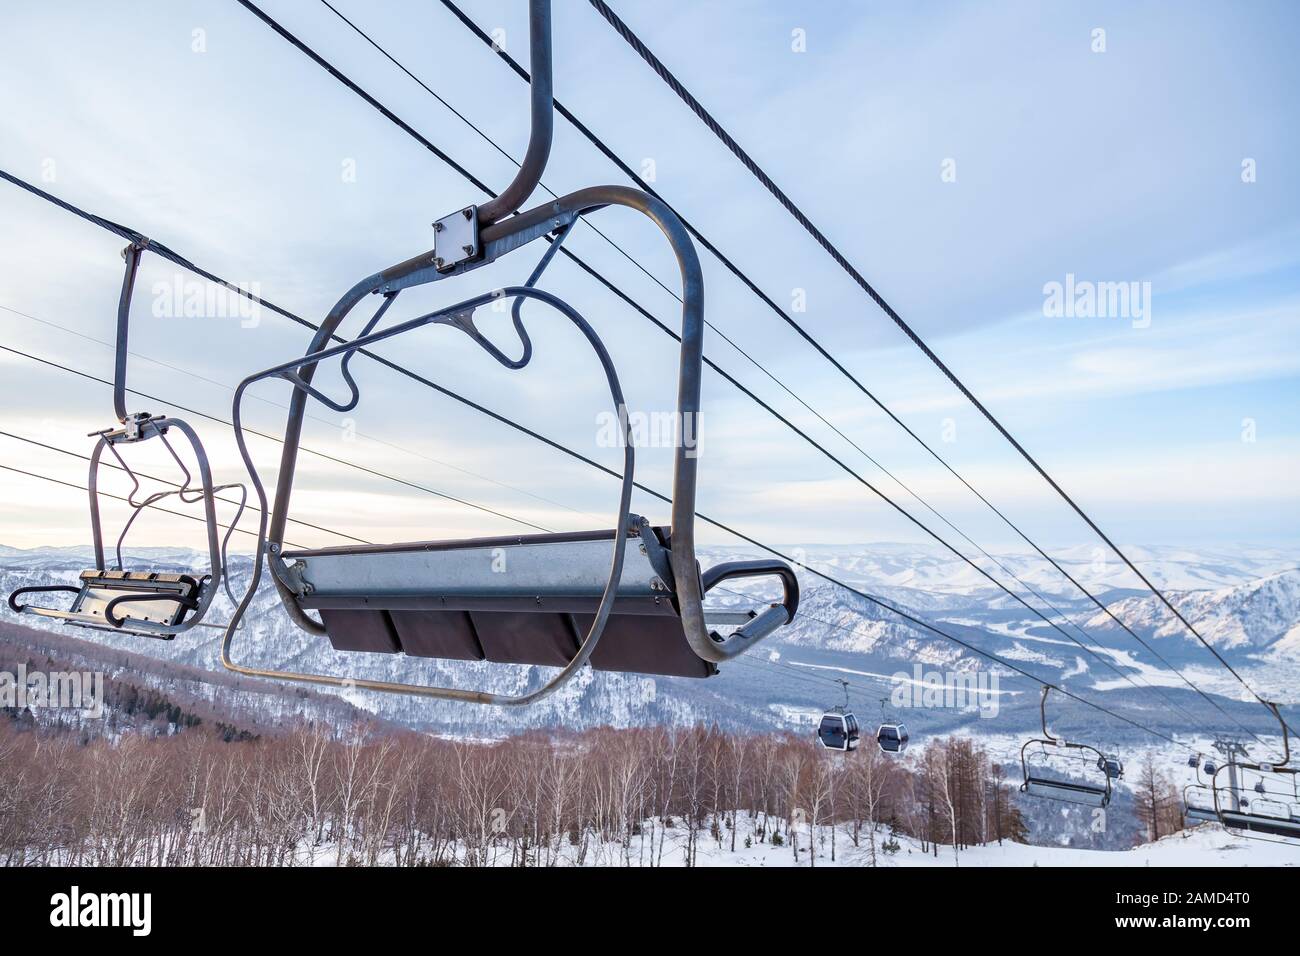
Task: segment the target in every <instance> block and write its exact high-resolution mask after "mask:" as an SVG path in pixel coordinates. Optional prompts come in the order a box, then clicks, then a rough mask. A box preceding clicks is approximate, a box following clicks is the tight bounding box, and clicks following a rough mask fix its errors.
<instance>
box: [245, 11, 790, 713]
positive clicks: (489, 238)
mask: <svg viewBox="0 0 1300 956" xmlns="http://www.w3.org/2000/svg"><path fill="white" fill-rule="evenodd" d="M530 56H531V63H530V68H531V98H532V134H531V137H530V140H529V147H528V153H527V156H526V157H525V162H524V163H523V165H522V166H521V168H520V170H519V171H518V173H517V175H516V178H515V180H514V181H513V182H512V183H511V184H510V186H509V187H508V188H507V189H506V190H505V191H503V192H502V193H501V195H500V196H498V197H497V198H496V199H494V200H491V201H490V202H487V203H484V204H483V205H482V206H477V207H475V206H470V207H467V208H464V209H459V210H456V211H455V212H453V213H451V214H450V215H448V216H445V217H443V218H442V219H440V220H438V221H437V222H436V223H435V224H434V248H433V249H432V250H431V251H429V252H426V253H422V254H421V255H418V256H415V257H413V258H411V259H408V260H406V261H405V262H402V263H399V264H397V265H395V266H393V267H391V268H388V269H385V270H383V271H382V272H378V273H376V274H374V275H372V276H369V277H367V278H365V279H363V280H361V281H360V282H359V283H357V284H356V285H355V286H354V287H353V288H352V289H351V290H350V291H349V292H348V293H346V294H345V295H344V296H343V298H342V299H340V300H339V302H338V303H337V304H336V305H335V306H334V308H333V309H332V310H331V311H330V313H329V315H328V316H327V317H326V319H325V321H324V322H323V323H322V325H321V326H320V329H319V331H318V332H317V333H316V336H315V338H314V339H313V341H312V343H311V345H310V346H309V347H308V349H307V352H306V354H305V355H303V356H302V357H300V358H296V359H293V360H290V361H287V362H283V363H280V364H278V365H276V366H273V367H271V368H268V369H266V370H264V371H262V372H259V373H256V374H254V375H251V376H249V377H248V378H246V379H245V380H244V381H243V382H241V383H240V385H239V387H238V388H237V389H236V394H235V401H234V423H235V435H236V441H237V443H238V445H239V448H240V452H241V455H242V456H243V458H244V463H245V466H246V467H247V468H248V470H249V474H250V476H251V478H252V484H253V487H254V489H255V491H256V493H257V495H258V498H259V500H260V502H261V503H262V505H263V511H264V514H263V519H262V525H261V528H260V529H259V537H260V539H261V540H262V542H263V545H262V549H261V550H262V557H263V558H264V559H265V561H266V563H267V566H268V567H269V568H270V570H271V572H272V580H273V581H274V584H275V587H276V590H277V591H278V593H279V595H280V598H281V601H282V603H283V605H284V607H285V609H286V611H287V612H288V614H289V616H290V617H291V618H292V619H293V621H294V622H295V623H296V624H298V625H299V626H300V627H301V628H303V629H305V630H307V631H308V632H310V633H312V634H315V635H319V636H320V637H322V638H324V639H326V640H328V641H329V642H330V644H331V646H332V647H334V648H335V649H336V650H339V651H344V652H361V653H380V654H396V653H401V654H406V655H408V656H411V657H420V658H438V659H443V660H486V661H490V662H492V663H497V664H527V665H544V666H553V667H559V668H561V670H560V671H559V673H558V674H556V675H554V676H553V677H552V678H551V679H550V680H549V681H547V682H546V683H545V684H543V686H541V687H540V688H538V689H537V690H533V691H530V692H526V693H522V694H518V695H513V696H511V695H504V694H494V693H487V692H481V691H474V690H464V689H459V688H446V687H431V686H427V685H424V684H418V683H407V682H396V681H380V680H370V679H365V678H359V677H354V676H339V675H334V674H303V673H296V672H290V671H278V670H271V669H267V668H259V667H251V666H247V665H243V664H238V663H236V662H235V661H234V660H233V659H232V654H231V645H232V636H233V624H232V628H231V629H229V630H228V631H227V635H226V640H225V642H224V643H223V648H222V663H223V664H224V665H225V666H226V667H227V668H229V669H230V670H233V671H236V672H238V673H243V674H250V675H254V676H260V677H273V678H280V679H285V680H292V681H302V682H308V683H315V684H324V685H336V686H349V687H357V688H362V689H369V690H378V691H385V692H394V693H410V694H420V695H425V696H429V697H435V698H441V699H447V700H456V701H464V702H471V703H486V704H503V705H504V704H509V705H520V704H527V703H531V702H533V701H536V700H538V699H540V698H541V697H543V696H545V695H546V694H549V693H551V692H553V691H554V690H555V689H556V688H558V687H559V686H561V685H562V684H563V683H564V682H565V681H567V680H568V679H570V678H571V677H572V676H573V674H574V673H576V672H577V670H578V669H579V668H581V667H583V666H584V665H586V664H588V663H589V664H590V665H591V666H592V667H593V668H595V669H597V670H609V671H624V672H634V673H642V674H656V675H669V676H677V677H696V678H704V677H709V676H711V675H713V674H715V673H717V670H718V664H720V663H722V662H724V661H726V660H729V659H732V658H734V657H736V656H737V655H739V654H741V653H743V652H744V651H746V650H748V649H749V648H750V647H752V646H753V645H754V644H755V643H757V642H758V641H760V640H762V639H763V638H765V637H767V636H768V635H770V634H772V633H773V632H774V631H776V630H777V629H778V628H780V627H782V626H784V625H787V624H789V623H790V622H791V621H792V620H793V619H794V616H795V613H796V610H797V607H798V600H799V585H798V580H797V579H796V577H795V573H794V571H793V570H792V569H791V568H790V566H789V565H788V564H786V563H785V562H783V561H777V560H751V561H734V562H726V563H723V564H719V565H716V566H714V567H711V568H707V569H704V570H703V571H701V569H700V567H699V564H698V562H697V559H696V553H695V534H694V523H695V489H696V476H697V470H698V460H697V457H696V456H697V449H696V447H695V446H694V445H693V444H691V443H688V442H687V441H679V442H678V444H677V448H676V451H675V468H674V475H673V492H672V497H671V505H672V521H671V523H670V524H667V525H659V524H653V523H651V522H650V521H649V520H648V519H646V518H643V517H640V516H638V515H634V514H632V513H631V510H630V505H631V495H632V490H633V481H634V452H633V447H632V441H631V429H630V427H629V426H628V424H627V421H628V419H627V412H626V405H625V403H624V399H623V394H622V390H621V386H620V384H619V380H618V374H617V371H616V370H615V368H614V364H613V361H612V359H611V358H610V356H609V354H608V352H607V351H606V349H605V346H604V344H603V343H602V342H601V340H600V338H599V336H597V334H596V332H595V330H594V329H593V328H592V327H591V325H590V324H589V323H588V322H587V321H586V319H585V318H584V317H583V316H582V315H580V314H579V313H578V312H577V310H575V309H574V308H573V307H572V306H570V305H568V304H567V303H566V302H564V301H562V300H561V299H559V298H558V297H556V296H554V295H552V294H550V293H547V292H545V291H542V290H540V289H538V288H536V283H537V281H538V280H539V278H540V277H541V275H542V273H543V271H544V270H545V269H546V267H547V265H548V264H549V262H550V261H551V259H552V258H553V257H554V255H555V253H556V251H557V250H558V249H559V247H560V244H561V243H562V242H563V240H564V238H565V237H566V236H567V235H568V233H569V231H570V229H571V227H572V225H573V224H574V223H575V222H576V221H577V220H578V219H579V218H580V217H582V216H584V215H586V214H588V213H591V212H594V211H596V210H599V209H602V208H604V207H606V206H623V207H627V208H630V209H634V210H636V211H639V212H641V213H643V214H644V215H645V216H647V217H648V218H649V219H651V220H652V221H653V222H654V223H655V224H656V225H658V226H659V228H660V230H661V231H662V232H663V233H664V235H665V237H666V238H667V239H668V241H669V243H670V245H671V246H672V248H673V251H674V252H675V254H676V257H677V261H678V265H679V267H680V271H681V275H682V282H683V296H682V299H683V309H682V330H681V349H680V358H679V367H678V373H677V395H678V408H677V413H678V421H679V422H681V423H683V431H685V430H686V428H688V427H690V428H692V429H693V427H694V425H695V423H696V422H697V421H698V415H699V409H700V392H701V374H702V354H703V331H704V305H703V281H702V276H701V272H700V265H699V260H698V258H697V256H696V253H695V249H694V247H693V245H692V243H691V239H690V236H689V233H688V232H687V231H686V229H685V227H684V226H683V225H682V223H681V221H680V220H679V219H678V218H677V216H676V215H675V214H674V213H673V212H672V210H670V209H669V208H668V207H667V206H666V205H665V204H664V203H662V202H661V201H660V200H659V199H657V198H656V197H654V196H651V195H649V194H647V193H644V192H641V191H639V190H634V189H630V188H626V187H620V186H604V187H595V188H590V189H582V190H579V191H577V192H575V193H571V194H569V195H567V196H561V197H559V198H557V199H555V200H553V201H550V202H546V203H544V204H542V205H541V206H538V207H536V208H534V209H532V210H529V211H525V212H522V213H519V214H517V215H516V214H515V213H516V212H517V210H518V209H519V207H520V205H522V203H523V202H524V200H525V199H527V197H528V195H529V194H530V193H531V192H532V191H533V189H534V188H535V187H536V186H537V184H538V182H539V180H540V176H541V173H542V169H543V167H544V166H545V163H546V158H547V155H548V153H549V148H550V141H551V125H552V121H553V117H552V108H553V106H552V104H553V93H552V89H551V62H550V60H551V49H550V4H549V0H530ZM547 237H549V238H550V246H549V248H548V249H547V250H546V253H545V255H544V256H542V257H541V260H540V261H539V262H538V264H537V265H536V267H535V268H534V270H533V272H532V275H531V276H530V278H529V279H528V281H527V283H526V284H525V285H523V286H513V287H507V288H504V289H496V290H493V291H491V292H486V293H482V294H479V295H477V296H474V297H471V298H469V299H465V300H463V301H461V302H458V303H456V304H455V305H452V306H448V307H446V308H442V309H439V310H437V311H435V312H430V313H428V314H426V315H423V316H420V317H418V318H415V319H411V320H408V321H405V322H402V323H399V324H397V325H394V326H392V327H389V328H386V329H382V330H379V331H375V329H376V327H377V326H378V323H379V321H380V319H381V317H382V316H383V314H384V312H385V310H386V309H387V308H388V306H389V305H390V304H391V303H392V301H393V299H394V298H395V297H396V296H397V295H398V294H399V293H400V292H401V291H403V290H405V289H409V288H413V287H416V286H420V285H424V284H427V283H431V282H436V281H441V280H444V279H447V278H451V277H455V276H460V275H464V274H466V273H468V272H471V271H473V270H475V269H478V268H481V267H483V266H485V265H487V264H489V263H491V262H494V261H495V260H496V259H498V258H499V257H501V256H504V255H506V254H507V253H509V252H511V251H513V250H515V249H518V248H520V247H522V246H524V245H527V244H528V243H530V242H532V241H534V240H538V239H542V238H547ZM372 294H373V295H378V296H380V297H382V301H381V304H380V306H379V308H378V309H377V310H376V312H375V314H374V316H373V317H372V318H371V319H370V320H369V321H368V322H367V323H366V325H365V326H364V328H363V329H362V331H361V333H360V334H359V335H358V336H357V337H355V338H353V339H352V340H350V341H347V342H344V343H343V344H339V345H335V344H332V342H333V341H334V339H335V338H336V331H337V330H338V328H339V325H340V323H342V321H343V320H344V319H345V318H346V317H347V315H348V314H349V313H350V312H351V311H352V309H353V308H354V307H355V306H356V305H357V304H358V303H359V302H360V301H361V300H362V299H364V298H366V297H367V296H369V295H372ZM499 299H505V300H512V301H513V307H512V320H513V324H514V330H515V333H516V334H517V335H518V337H519V349H520V351H519V358H511V357H509V356H507V355H506V354H505V353H504V352H502V351H501V350H500V349H498V348H497V346H496V345H494V344H493V343H492V342H491V341H490V340H489V339H488V338H487V337H485V336H484V335H483V334H482V333H481V332H480V331H479V329H478V327H477V325H476V323H475V313H476V311H477V310H479V309H482V308H483V307H484V306H487V305H489V304H491V303H493V302H495V301H497V300H499ZM525 300H529V301H532V302H535V303H538V304H540V305H542V306H546V307H548V308H549V309H551V310H553V311H554V312H557V313H559V315H561V316H562V317H564V318H566V319H567V320H568V321H569V322H570V323H572V324H573V325H574V326H575V327H576V328H577V329H578V331H579V332H580V333H581V334H582V335H583V337H584V338H585V339H586V341H587V343H588V344H589V345H590V347H591V348H592V350H593V352H594V353H595V355H596V358H597V360H598V361H599V363H600V365H601V367H602V369H603V372H604V375H605V381H606V384H607V386H608V388H609V391H610V397H611V399H612V402H613V405H614V408H615V411H616V412H617V413H618V415H619V420H620V422H622V423H623V424H624V438H625V442H624V449H623V451H624V455H623V472H622V476H621V477H622V483H621V493H620V498H619V502H618V508H617V511H616V512H615V515H614V520H613V522H612V523H611V525H609V526H607V527H606V528H604V529H600V530H595V531H580V532H563V533H541V534H526V535H512V536H509V537H505V536H499V537H485V538H468V539H457V540H430V541H413V542H399V543H394V544H379V545H357V546H348V547H334V548H311V549H293V550H287V551H286V550H285V547H284V528H285V522H286V520H287V512H288V507H289V500H290V495H291V492H292V488H293V481H294V471H295V465H296V459H297V453H298V446H299V438H300V435H301V429H302V424H303V418H304V412H305V408H306V403H307V401H308V399H309V398H310V399H314V400H316V401H319V402H321V403H323V404H324V405H326V406H327V407H329V408H331V409H333V410H335V411H340V412H345V411H349V410H351V409H352V408H354V407H355V406H356V404H357V402H358V401H359V398H360V396H359V392H358V389H357V386H356V383H355V381H354V380H353V379H352V377H351V374H350V372H349V370H348V363H349V361H350V359H351V358H352V357H353V356H354V355H355V354H356V353H357V352H363V351H365V350H366V349H367V347H368V346H371V345H374V344H377V343H379V342H381V341H386V340H388V339H392V338H395V337H397V336H404V335H409V334H410V333H412V332H414V331H416V330H418V329H421V328H424V327H426V326H442V327H446V328H449V329H452V330H455V331H457V332H460V333H463V334H465V335H467V336H468V337H469V338H470V339H471V340H472V341H473V342H475V343H476V344H478V345H479V346H480V347H481V348H483V350H484V351H486V352H487V353H488V354H489V355H490V356H491V357H492V358H493V359H494V360H495V361H497V362H498V363H499V364H501V365H502V366H504V367H506V368H508V369H511V370H516V369H521V368H523V367H524V366H526V365H527V364H528V363H529V361H530V359H531V356H532V353H533V343H532V339H531V337H530V335H529V333H528V330H527V328H526V327H525V324H524V322H523V319H522V315H521V311H520V309H521V306H522V304H523V303H524V301H525ZM334 359H338V360H339V363H340V364H339V369H340V371H341V374H342V377H343V379H344V381H345V382H346V383H347V386H348V389H349V394H348V396H347V397H346V398H344V399H341V400H336V399H334V398H331V397H330V396H328V395H326V394H324V393H323V392H321V391H320V390H318V389H317V388H316V387H315V386H314V385H312V378H313V375H314V373H315V371H316V370H317V368H318V367H319V366H320V365H321V364H322V363H326V362H330V361H332V360H334ZM275 378H279V379H284V380H286V381H288V382H290V384H291V385H292V386H293V392H292V396H291V399H290V404H289V415H288V422H287V425H286V430H285V441H284V447H283V452H282V454H281V459H280V468H279V473H278V477H277V484H276V488H275V493H274V499H273V501H270V502H268V500H267V499H268V496H267V493H266V490H265V488H264V487H263V484H262V481H261V479H260V477H259V475H258V472H257V469H256V467H255V466H254V463H253V461H252V459H251V457H250V456H249V454H248V449H247V446H246V444H245V439H244V432H243V429H242V425H241V404H242V401H243V397H244V394H245V392H246V391H247V389H248V388H249V387H250V386H251V385H252V384H254V383H255V382H259V381H264V380H268V379H275ZM268 520H269V525H268ZM261 572H262V563H261V562H260V561H259V562H258V564H257V566H256V567H255V570H254V580H255V581H256V580H258V579H259V578H260V575H261ZM740 578H767V579H776V580H779V581H780V582H781V585H782V591H783V593H782V597H781V599H780V601H778V602H775V603H769V602H763V603H759V604H757V606H751V607H748V608H741V609H733V608H722V607H719V608H714V607H708V606H706V605H705V603H704V599H705V596H706V595H707V594H708V592H709V591H711V590H712V589H713V588H714V587H716V586H717V585H719V584H720V583H722V582H723V581H726V580H733V579H740ZM247 605H248V599H245V601H244V602H242V603H241V605H240V607H239V608H238V609H237V611H236V620H238V618H239V617H240V616H241V615H242V614H243V612H244V610H245V609H246V608H247ZM312 613H314V614H318V615H319V620H316V619H315V618H313V617H312V616H311V614H312ZM726 626H733V627H734V628H735V629H734V630H733V631H731V633H729V634H725V635H724V634H723V633H721V632H720V631H719V628H725V627H726Z"/></svg>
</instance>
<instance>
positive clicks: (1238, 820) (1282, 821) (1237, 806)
mask: <svg viewBox="0 0 1300 956" xmlns="http://www.w3.org/2000/svg"><path fill="white" fill-rule="evenodd" d="M1267 706H1268V707H1269V709H1270V710H1272V711H1273V715H1274V716H1275V717H1276V718H1277V720H1278V723H1279V724H1280V725H1281V728H1282V759H1281V760H1280V761H1278V762H1277V763H1264V762H1259V761H1250V762H1241V763H1237V762H1235V760H1234V756H1235V755H1232V754H1230V756H1229V759H1228V762H1227V763H1226V764H1224V765H1223V766H1222V767H1218V768H1216V770H1215V772H1214V774H1213V776H1212V780H1211V783H1212V787H1211V789H1212V792H1213V794H1214V808H1215V811H1216V812H1217V814H1218V818H1219V820H1220V821H1221V822H1222V823H1223V825H1224V826H1226V827H1228V828H1230V829H1233V830H1241V831H1244V832H1246V833H1260V834H1266V835H1269V836H1278V837H1286V838H1300V802H1297V803H1291V802H1289V801H1288V802H1282V801H1280V800H1274V799H1269V798H1268V795H1269V794H1273V795H1274V796H1277V795H1278V794H1276V793H1275V792H1274V791H1270V790H1269V789H1268V788H1267V787H1266V786H1265V785H1264V781H1265V779H1267V778H1269V777H1278V778H1286V779H1287V780H1289V781H1290V783H1291V789H1292V795H1295V794H1297V793H1300V790H1298V787H1297V779H1298V775H1300V767H1291V766H1289V764H1290V762H1291V738H1290V733H1289V730H1288V728H1287V725H1286V721H1285V720H1283V719H1282V714H1281V712H1280V711H1279V710H1278V706H1277V704H1275V703H1268V704H1267ZM1207 769H1208V768H1207ZM1225 770H1226V771H1228V772H1229V779H1230V782H1229V783H1228V784H1227V785H1226V786H1225V785H1223V784H1221V783H1220V782H1219V775H1220V774H1222V773H1223V771H1225ZM1240 770H1249V771H1252V772H1254V773H1257V774H1259V775H1260V779H1259V780H1258V781H1256V784H1255V786H1254V787H1253V790H1254V791H1255V792H1256V793H1259V794H1262V795H1264V799H1256V800H1246V799H1245V798H1244V797H1242V796H1241V791H1240V789H1239V788H1235V787H1234V784H1235V782H1236V779H1237V778H1236V772H1237V771H1240ZM1283 796H1285V795H1284V794H1283ZM1224 797H1227V800H1226V801H1225V799H1224ZM1225 802H1226V806H1225Z"/></svg>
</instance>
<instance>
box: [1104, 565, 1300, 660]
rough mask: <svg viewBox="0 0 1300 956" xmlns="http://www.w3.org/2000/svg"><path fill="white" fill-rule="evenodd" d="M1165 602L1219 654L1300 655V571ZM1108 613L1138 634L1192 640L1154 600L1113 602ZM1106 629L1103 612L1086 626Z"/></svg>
mask: <svg viewBox="0 0 1300 956" xmlns="http://www.w3.org/2000/svg"><path fill="white" fill-rule="evenodd" d="M1167 596H1168V597H1169V599H1170V600H1171V601H1172V602H1173V603H1174V605H1175V606H1176V607H1177V608H1178V610H1179V611H1180V612H1182V614H1183V616H1184V617H1186V618H1187V619H1188V620H1189V621H1191V622H1192V624H1193V625H1194V626H1195V627H1196V629H1197V630H1198V631H1199V632H1200V633H1201V636H1202V637H1204V638H1205V639H1206V640H1207V641H1209V642H1210V643H1211V644H1213V645H1214V646H1215V647H1216V648H1218V649H1219V650H1221V651H1224V650H1227V651H1236V650H1246V651H1254V652H1256V653H1262V652H1266V653H1269V654H1276V655H1279V656H1295V655H1297V654H1300V628H1298V627H1297V622H1298V621H1300V570H1290V571H1283V572H1281V573H1278V574H1271V575H1269V576H1268V577H1263V578H1259V579H1257V580H1253V581H1248V582H1246V583H1245V584H1238V585H1233V586H1229V587H1221V588H1214V589H1209V590H1203V591H1175V592H1173V593H1171V594H1168V595H1167ZM1111 610H1112V611H1113V612H1114V613H1115V614H1116V615H1118V616H1119V617H1120V618H1121V619H1122V620H1123V621H1124V622H1125V623H1127V624H1128V625H1129V626H1130V627H1132V628H1134V629H1135V630H1138V631H1139V632H1140V633H1145V634H1150V635H1151V636H1153V637H1156V638H1178V639H1182V640H1187V641H1194V640H1195V638H1194V637H1193V636H1192V635H1191V634H1189V633H1188V632H1187V629H1186V628H1184V627H1183V626H1182V625H1181V624H1180V623H1179V622H1178V621H1177V619H1175V618H1174V617H1173V616H1172V615H1171V614H1170V613H1169V611H1168V609H1167V608H1166V607H1165V606H1164V605H1163V604H1161V603H1160V601H1159V599H1158V598H1155V597H1140V598H1139V597H1133V598H1126V599H1124V600H1121V601H1117V602H1116V603H1115V604H1114V605H1112V606H1111ZM1107 623H1108V622H1107V619H1106V616H1105V615H1104V614H1102V613H1101V612H1098V613H1097V614H1096V615H1095V616H1094V617H1093V618H1092V619H1091V620H1089V622H1088V624H1089V626H1092V627H1103V626H1105V625H1106V624H1107Z"/></svg>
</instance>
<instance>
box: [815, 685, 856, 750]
mask: <svg viewBox="0 0 1300 956" xmlns="http://www.w3.org/2000/svg"><path fill="white" fill-rule="evenodd" d="M839 683H840V684H841V685H842V687H843V689H844V703H843V705H837V706H835V707H832V708H831V709H830V710H828V711H826V713H824V714H822V718H821V720H820V721H819V722H818V724H817V742H818V743H820V744H821V745H822V746H823V747H825V748H826V749H827V750H839V751H842V752H844V753H847V752H848V751H850V750H857V749H858V736H859V729H858V718H857V717H856V716H854V714H853V711H851V710H849V683H848V681H845V680H841V681H840V682H839Z"/></svg>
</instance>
